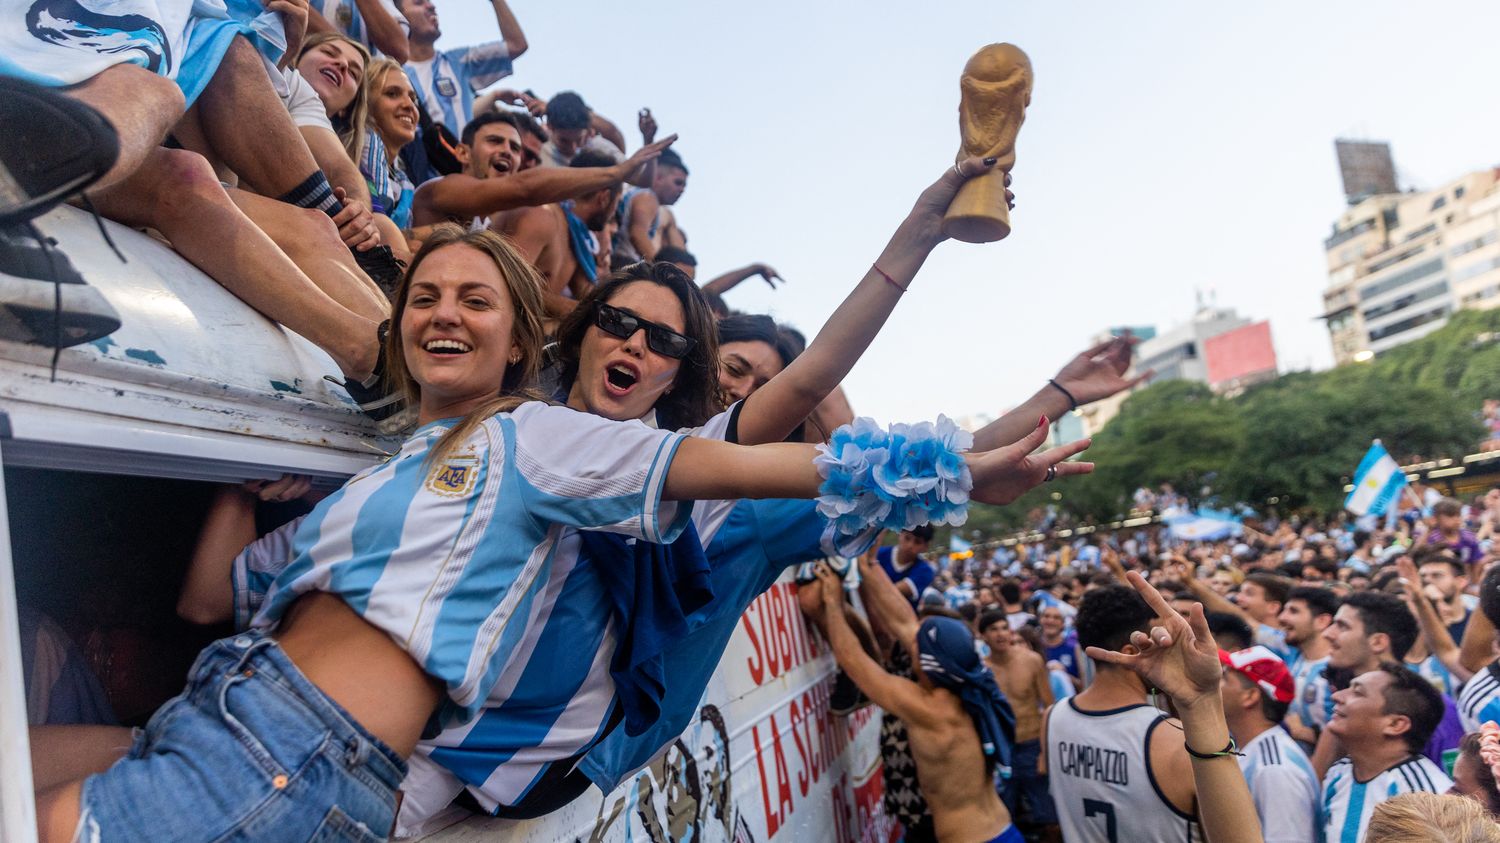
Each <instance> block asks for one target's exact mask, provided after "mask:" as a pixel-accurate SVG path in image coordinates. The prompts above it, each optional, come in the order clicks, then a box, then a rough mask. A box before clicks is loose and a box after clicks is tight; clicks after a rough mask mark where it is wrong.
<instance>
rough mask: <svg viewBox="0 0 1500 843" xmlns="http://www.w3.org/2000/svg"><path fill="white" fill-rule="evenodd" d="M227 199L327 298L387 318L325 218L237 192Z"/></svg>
mask: <svg viewBox="0 0 1500 843" xmlns="http://www.w3.org/2000/svg"><path fill="white" fill-rule="evenodd" d="M229 198H230V199H233V200H234V204H235V205H237V206H239V209H240V210H241V211H244V212H245V216H247V217H249V218H250V221H251V222H253V223H255V224H256V225H257V226H259V227H260V230H261V231H264V232H265V233H266V234H267V235H269V236H270V238H271V239H272V240H274V241H276V245H278V246H280V247H281V250H282V251H283V252H285V253H286V256H287V257H289V258H291V259H292V263H295V264H296V265H297V268H298V269H300V270H302V271H303V272H304V273H306V274H307V277H308V278H311V279H312V281H313V283H314V284H317V285H318V289H320V290H322V291H323V292H325V293H327V294H328V297H329V298H331V299H333V300H334V301H336V302H338V303H339V304H341V305H343V306H344V307H346V308H348V309H349V310H350V311H353V312H354V313H357V314H359V315H360V316H363V317H364V318H366V319H370V320H373V321H375V322H380V321H381V320H384V319H387V318H389V317H390V315H391V306H390V303H389V302H388V301H387V300H386V298H385V294H384V293H381V292H380V288H379V287H377V286H375V282H374V281H371V280H370V278H369V276H367V275H365V274H364V272H362V271H361V270H360V268H359V265H358V264H356V263H355V262H354V256H353V255H351V254H349V250H348V249H347V248H345V247H344V242H343V241H342V240H340V239H339V230H338V229H337V228H336V227H334V224H333V220H332V219H331V218H329V216H328V215H327V214H325V213H323V212H322V211H310V210H307V209H305V208H298V207H296V206H295V205H288V204H287V203H285V202H279V201H277V200H275V199H267V198H266V197H264V196H260V195H258V194H255V193H248V192H246V191H243V190H231V191H229Z"/></svg>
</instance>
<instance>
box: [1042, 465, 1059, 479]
mask: <svg viewBox="0 0 1500 843" xmlns="http://www.w3.org/2000/svg"><path fill="white" fill-rule="evenodd" d="M1056 479H1057V466H1055V465H1049V466H1047V476H1045V477H1043V478H1042V482H1043V483H1048V482H1051V481H1053V480H1056Z"/></svg>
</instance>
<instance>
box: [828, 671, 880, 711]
mask: <svg viewBox="0 0 1500 843" xmlns="http://www.w3.org/2000/svg"><path fill="white" fill-rule="evenodd" d="M870 704H871V703H870V698H869V697H867V696H865V692H864V691H861V690H860V689H859V686H858V685H856V684H854V680H853V679H850V678H849V674H847V673H845V672H843V671H842V670H840V671H839V672H838V675H837V676H835V677H834V678H833V692H832V693H830V694H829V695H828V713H829V714H832V715H834V716H835V717H847V716H849V715H851V714H853V713H854V712H856V711H859V710H860V709H862V708H864V707H866V706H868V705H870Z"/></svg>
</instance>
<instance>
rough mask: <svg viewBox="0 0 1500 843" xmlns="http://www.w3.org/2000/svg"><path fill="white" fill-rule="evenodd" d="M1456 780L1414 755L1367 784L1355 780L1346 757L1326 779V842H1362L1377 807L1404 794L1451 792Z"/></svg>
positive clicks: (1323, 808)
mask: <svg viewBox="0 0 1500 843" xmlns="http://www.w3.org/2000/svg"><path fill="white" fill-rule="evenodd" d="M1452 787H1453V780H1452V779H1449V778H1448V776H1447V775H1445V774H1444V773H1443V771H1442V770H1441V769H1440V768H1439V767H1438V765H1436V764H1434V763H1432V762H1431V761H1429V760H1428V759H1427V758H1424V757H1422V756H1420V755H1415V756H1412V757H1411V758H1408V759H1407V760H1405V761H1403V762H1401V763H1400V764H1397V765H1396V766H1394V767H1392V768H1390V769H1389V770H1386V771H1384V772H1382V773H1380V774H1378V775H1376V776H1375V777H1374V778H1372V779H1370V780H1369V781H1367V782H1360V781H1358V780H1356V779H1355V777H1354V764H1353V762H1351V761H1350V760H1349V759H1348V758H1344V759H1342V760H1340V761H1338V762H1337V763H1335V764H1334V765H1333V766H1332V767H1330V768H1328V774H1327V775H1325V776H1324V777H1323V797H1322V815H1323V841H1324V843H1362V841H1363V840H1364V837H1365V829H1366V828H1367V827H1368V826H1369V824H1370V815H1371V814H1373V813H1374V812H1375V806H1377V805H1379V804H1380V803H1382V802H1384V801H1386V800H1387V799H1390V798H1392V797H1394V796H1400V795H1401V794H1403V793H1417V792H1427V793H1447V792H1448V790H1449V789H1450V788H1452Z"/></svg>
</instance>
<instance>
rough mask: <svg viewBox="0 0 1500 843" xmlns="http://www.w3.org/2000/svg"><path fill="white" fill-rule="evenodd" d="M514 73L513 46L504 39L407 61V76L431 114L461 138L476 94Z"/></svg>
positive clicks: (472, 115)
mask: <svg viewBox="0 0 1500 843" xmlns="http://www.w3.org/2000/svg"><path fill="white" fill-rule="evenodd" d="M510 74H511V62H510V48H509V47H507V46H506V45H505V42H504V41H490V42H488V43H485V44H475V45H474V46H472V47H456V48H454V49H452V50H441V51H439V52H437V53H434V54H433V56H432V58H430V59H428V60H427V61H409V62H407V63H406V76H407V78H408V79H410V80H411V86H412V88H414V89H415V90H416V92H417V100H418V101H419V102H421V103H422V107H423V108H426V109H427V116H429V117H431V118H432V119H434V120H436V121H438V122H439V123H442V124H443V125H444V126H447V127H448V131H450V132H452V133H453V136H454V137H461V136H462V135H463V130H464V126H465V125H466V124H467V123H468V122H469V121H470V120H472V119H473V118H474V95H475V93H477V92H479V91H482V90H484V89H485V88H488V87H489V86H491V85H493V84H495V83H496V82H499V81H500V80H501V79H504V78H505V77H507V76H509V75H510Z"/></svg>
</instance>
